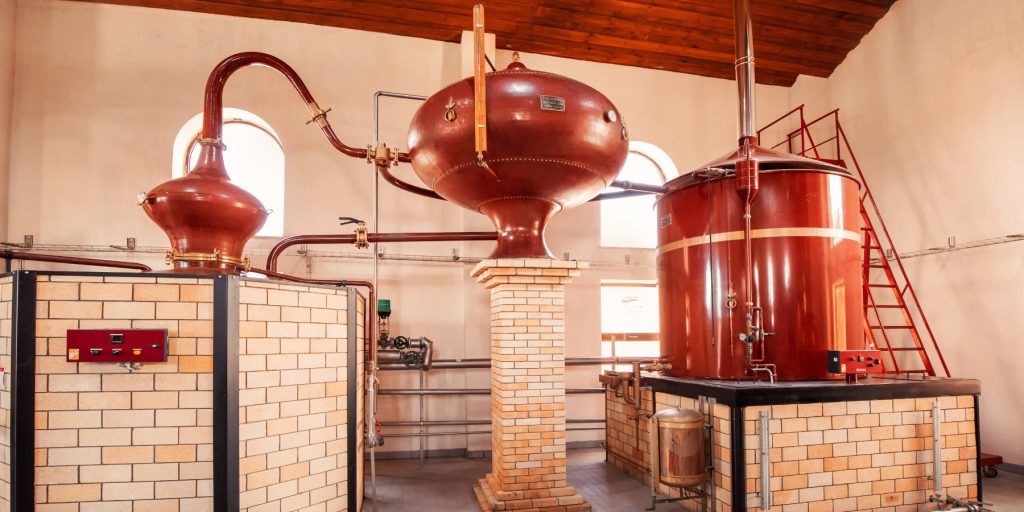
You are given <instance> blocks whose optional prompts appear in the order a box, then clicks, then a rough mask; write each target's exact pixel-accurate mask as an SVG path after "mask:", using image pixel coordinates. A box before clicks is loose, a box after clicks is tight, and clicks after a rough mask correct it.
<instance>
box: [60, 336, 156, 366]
mask: <svg viewBox="0 0 1024 512" xmlns="http://www.w3.org/2000/svg"><path fill="white" fill-rule="evenodd" d="M67 356H68V357H67V360H68V362H73V363H163V362H166V361H167V329H68V353H67Z"/></svg>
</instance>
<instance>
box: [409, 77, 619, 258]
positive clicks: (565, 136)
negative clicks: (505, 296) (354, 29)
mask: <svg viewBox="0 0 1024 512" xmlns="http://www.w3.org/2000/svg"><path fill="white" fill-rule="evenodd" d="M486 98H487V100H486V101H487V116H486V127H487V140H488V148H487V151H486V153H483V154H481V153H479V152H478V151H476V147H475V146H474V136H475V124H476V123H475V119H474V78H467V79H465V80H462V81H459V82H456V83H454V84H452V85H450V86H448V87H446V88H444V89H442V90H441V91H440V92H438V93H436V94H434V95H433V96H432V97H430V99H428V100H427V101H426V102H425V103H424V104H423V105H422V106H421V107H420V109H419V110H418V111H417V112H416V115H415V117H413V120H412V123H411V125H410V128H409V154H410V157H411V159H412V166H413V169H414V170H415V171H416V174H417V175H418V176H419V178H420V179H421V180H423V182H424V183H426V184H427V185H428V186H429V187H430V188H431V189H433V190H434V191H435V192H437V193H438V194H439V195H440V196H442V197H444V198H445V199H447V200H449V201H451V202H453V203H455V204H457V205H459V206H462V207H464V208H468V209H470V210H475V211H479V212H480V213H483V214H484V215H486V216H488V217H489V218H490V219H491V221H492V222H493V223H494V226H495V228H497V231H498V233H499V238H498V245H497V248H496V249H495V251H494V253H493V254H492V255H491V257H495V258H505V257H520V258H521V257H539V258H550V257H552V256H551V251H550V250H549V249H548V247H547V244H546V242H545V241H544V229H545V227H546V226H547V223H548V220H549V219H550V218H551V217H552V216H553V215H554V214H555V213H557V212H558V211H560V210H562V209H563V208H571V207H573V206H577V205H580V204H583V203H585V202H587V201H588V200H590V199H591V198H593V197H594V196H596V195H597V194H598V193H599V192H601V191H602V190H604V189H605V188H606V187H608V186H609V185H610V184H611V182H612V181H613V180H614V179H615V177H616V176H617V175H618V173H619V170H620V169H621V167H622V164H623V163H624V162H625V159H626V153H627V151H628V149H629V141H628V133H627V131H626V126H625V124H624V123H623V120H622V115H621V114H620V113H619V111H618V110H617V109H616V108H615V106H614V105H612V103H611V101H609V100H608V98H606V97H605V96H604V95H602V94H601V93H599V92H597V91H596V90H594V89H593V88H591V87H589V86H587V85H585V84H583V83H580V82H577V81H575V80H572V79H569V78H566V77H563V76H560V75H556V74H553V73H546V72H542V71H535V70H531V69H528V68H527V67H526V66H525V65H523V64H522V63H521V62H513V63H512V64H510V65H509V66H508V68H506V69H504V70H501V71H497V72H492V73H488V74H487V76H486Z"/></svg>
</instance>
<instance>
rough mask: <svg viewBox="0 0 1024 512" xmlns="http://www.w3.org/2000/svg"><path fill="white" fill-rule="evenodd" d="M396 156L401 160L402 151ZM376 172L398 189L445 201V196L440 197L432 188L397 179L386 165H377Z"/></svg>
mask: <svg viewBox="0 0 1024 512" xmlns="http://www.w3.org/2000/svg"><path fill="white" fill-rule="evenodd" d="M398 156H399V161H402V160H401V156H402V153H399V154H398ZM377 172H379V173H380V175H381V177H382V178H384V180H385V181H387V182H388V183H390V184H392V185H394V186H396V187H398V188H400V189H402V190H404V191H406V192H412V193H413V194H416V195H419V196H423V197H429V198H431V199H440V200H442V201H445V198H443V197H441V196H440V195H438V194H437V192H434V191H433V190H430V189H426V188H423V187H417V186H416V185H413V184H411V183H408V182H406V181H402V180H401V179H399V178H398V177H397V176H395V175H394V174H391V170H389V169H388V166H386V165H378V166H377Z"/></svg>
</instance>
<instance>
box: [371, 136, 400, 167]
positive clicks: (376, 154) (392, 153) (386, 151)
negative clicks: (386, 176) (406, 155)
mask: <svg viewBox="0 0 1024 512" xmlns="http://www.w3.org/2000/svg"><path fill="white" fill-rule="evenodd" d="M366 161H367V162H369V163H371V164H375V165H376V166H377V167H384V168H385V169H386V168H388V167H398V150H397V149H393V148H389V147H388V145H387V143H385V142H380V143H378V144H377V147H373V146H366Z"/></svg>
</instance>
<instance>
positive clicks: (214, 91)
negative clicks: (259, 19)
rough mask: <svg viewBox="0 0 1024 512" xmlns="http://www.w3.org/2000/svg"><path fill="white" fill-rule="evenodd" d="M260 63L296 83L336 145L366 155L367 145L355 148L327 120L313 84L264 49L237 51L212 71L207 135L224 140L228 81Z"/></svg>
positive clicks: (351, 153)
mask: <svg viewBox="0 0 1024 512" xmlns="http://www.w3.org/2000/svg"><path fill="white" fill-rule="evenodd" d="M256 65H260V66H267V67H269V68H272V69H274V70H277V71H278V72H280V73H281V74H282V75H284V76H285V78H287V79H288V81H289V82H290V83H291V84H292V87H294V88H295V90H296V91H297V92H298V93H299V96H301V97H302V101H304V102H306V107H307V108H309V113H310V116H311V119H310V121H309V122H315V123H316V124H317V125H318V126H319V127H320V130H321V131H323V133H324V137H326V138H327V141H328V142H330V144H331V146H334V148H335V149H337V150H338V151H340V152H342V153H344V154H346V155H348V156H351V157H354V158H366V155H367V150H366V149H359V148H354V147H352V146H349V145H347V144H345V143H344V142H342V141H341V139H339V138H338V135H337V134H336V133H334V129H333V128H332V127H331V125H330V123H328V122H327V111H326V110H322V109H320V106H319V105H317V103H316V100H315V99H314V98H313V95H312V94H311V93H310V92H309V88H307V87H306V84H305V83H303V81H302V79H301V78H299V75H298V73H296V72H295V70H294V69H292V68H291V66H289V65H288V64H286V63H285V62H284V61H282V60H281V59H279V58H277V57H274V56H273V55H269V54H266V53H260V52H243V53H236V54H234V55H232V56H230V57H228V58H226V59H224V60H222V61H221V62H220V63H219V64H217V67H215V68H214V69H213V71H212V72H211V73H210V78H209V79H208V80H207V82H206V96H205V102H204V105H203V135H202V137H203V139H205V140H207V141H216V142H217V143H220V141H221V137H222V134H223V128H224V124H223V115H224V114H223V110H224V108H223V107H224V98H223V96H224V85H225V84H226V83H227V81H228V78H230V77H231V75H232V74H234V72H235V71H238V70H239V69H241V68H244V67H247V66H256Z"/></svg>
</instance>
